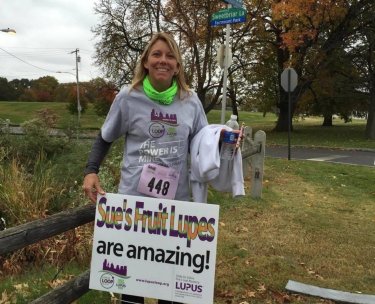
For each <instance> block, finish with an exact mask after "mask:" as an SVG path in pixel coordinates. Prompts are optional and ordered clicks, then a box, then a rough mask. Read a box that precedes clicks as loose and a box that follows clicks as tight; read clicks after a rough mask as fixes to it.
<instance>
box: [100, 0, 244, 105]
mask: <svg viewBox="0 0 375 304" xmlns="http://www.w3.org/2000/svg"><path fill="white" fill-rule="evenodd" d="M223 5H224V4H221V6H223ZM219 8H220V3H219V2H217V1H212V0H205V1H198V0H194V1H191V0H190V1H188V0H183V1H182V0H181V1H176V0H169V1H137V0H136V1H125V0H124V1H116V2H115V1H110V0H102V1H100V2H99V3H98V4H97V6H96V9H95V10H96V12H97V13H98V14H99V15H100V16H101V17H102V23H101V24H100V25H98V26H97V27H96V28H95V29H94V32H95V34H96V35H97V36H98V37H99V38H100V40H99V42H98V44H97V46H96V49H97V51H96V59H97V61H96V62H97V63H98V64H99V65H101V66H102V67H103V68H104V70H105V74H106V76H107V77H108V79H110V80H111V81H112V82H114V83H115V84H116V86H118V87H120V86H121V85H123V84H125V83H129V82H130V81H131V78H132V75H133V71H134V68H135V65H136V62H137V59H138V57H139V55H140V52H141V51H142V50H143V48H144V46H145V43H146V42H147V41H148V40H149V39H150V37H151V36H152V34H153V33H154V32H155V31H160V30H163V31H169V32H170V33H172V34H173V35H174V36H175V39H176V40H177V41H178V43H179V45H180V48H181V50H182V55H183V59H184V63H185V66H186V76H187V77H186V78H187V81H188V83H189V84H190V85H191V86H192V87H193V88H194V90H195V91H196V92H197V95H198V97H199V98H200V100H201V102H202V104H203V105H204V107H205V110H206V112H208V111H210V110H211V109H212V108H213V107H214V106H215V105H216V104H217V103H218V101H219V97H220V95H221V94H222V92H221V91H222V86H223V84H222V72H221V71H220V69H219V68H218V66H217V64H216V62H215V57H216V49H217V47H218V45H219V44H220V43H223V42H224V34H225V33H224V31H223V30H222V28H219V27H218V28H212V27H211V26H210V24H209V22H210V19H211V16H212V14H213V12H215V11H217V10H219ZM250 23H251V18H250V20H249V21H248V22H247V23H246V26H245V27H242V26H233V35H232V37H233V43H232V53H233V55H234V56H233V57H234V63H233V65H232V66H231V67H230V69H229V77H231V78H230V79H232V87H233V88H232V87H230V88H229V90H228V93H229V95H230V97H231V99H233V103H232V104H234V105H236V104H237V99H238V98H240V99H241V95H242V96H245V95H246V91H247V90H246V86H245V85H246V81H244V78H243V77H241V76H242V75H243V72H242V71H243V70H244V69H248V68H249V67H250V66H249V65H248V64H246V60H240V59H239V58H240V57H241V54H240V51H241V50H242V49H244V45H245V44H246V41H247V40H248V39H249V37H250V32H249V28H250V25H249V24H250ZM238 83H241V86H239V85H236V84H238Z"/></svg>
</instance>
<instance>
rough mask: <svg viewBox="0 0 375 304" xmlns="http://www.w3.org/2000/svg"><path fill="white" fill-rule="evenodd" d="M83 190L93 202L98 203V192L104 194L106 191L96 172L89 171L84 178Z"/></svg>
mask: <svg viewBox="0 0 375 304" xmlns="http://www.w3.org/2000/svg"><path fill="white" fill-rule="evenodd" d="M82 188H83V191H84V192H85V194H86V196H87V197H88V198H89V199H90V200H91V201H92V202H93V203H96V198H97V196H98V193H99V194H101V195H104V194H105V192H104V190H103V189H102V187H101V186H100V182H99V177H98V175H97V174H96V173H89V174H87V175H86V176H85V178H84V179H83V186H82Z"/></svg>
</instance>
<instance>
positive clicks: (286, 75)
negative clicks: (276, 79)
mask: <svg viewBox="0 0 375 304" xmlns="http://www.w3.org/2000/svg"><path fill="white" fill-rule="evenodd" d="M280 82H281V86H282V88H283V89H284V91H285V92H293V91H294V89H295V88H296V86H297V83H298V75H297V72H296V71H295V70H294V69H293V68H286V69H285V70H284V71H283V72H282V73H281V81H280Z"/></svg>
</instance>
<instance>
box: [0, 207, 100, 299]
mask: <svg viewBox="0 0 375 304" xmlns="http://www.w3.org/2000/svg"><path fill="white" fill-rule="evenodd" d="M95 207H96V206H95V204H88V205H85V206H82V207H78V208H75V209H69V210H67V211H63V212H60V213H57V214H54V215H51V216H50V217H48V218H45V219H40V220H36V221H33V222H29V223H26V224H23V225H20V226H17V227H13V228H9V229H6V230H3V231H0V255H3V254H6V253H10V252H12V251H14V250H17V249H21V248H23V247H25V246H27V245H31V244H34V243H37V242H39V241H41V240H44V239H47V238H49V237H51V236H55V235H57V234H60V233H63V232H65V231H67V230H70V229H73V228H76V227H78V226H81V225H84V224H86V223H89V222H91V221H93V220H94V219H95ZM89 278H90V271H89V270H87V271H85V272H84V273H82V274H80V275H79V276H77V277H76V278H74V279H72V280H70V281H69V282H67V283H65V284H64V285H62V286H60V287H58V288H56V289H53V290H51V291H50V292H48V293H46V294H45V295H43V296H41V297H40V298H38V299H36V300H34V301H33V302H32V303H33V304H42V303H43V304H66V303H71V302H73V301H75V300H77V299H79V298H80V297H81V296H82V295H84V294H85V293H86V292H88V291H89Z"/></svg>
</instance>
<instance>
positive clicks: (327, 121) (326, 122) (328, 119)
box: [322, 113, 333, 127]
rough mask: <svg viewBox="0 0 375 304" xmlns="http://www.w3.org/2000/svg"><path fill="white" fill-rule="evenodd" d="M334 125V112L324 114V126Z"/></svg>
mask: <svg viewBox="0 0 375 304" xmlns="http://www.w3.org/2000/svg"><path fill="white" fill-rule="evenodd" d="M332 126H333V124H332V114H331V113H329V114H328V113H327V114H324V120H323V124H322V127H332Z"/></svg>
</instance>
